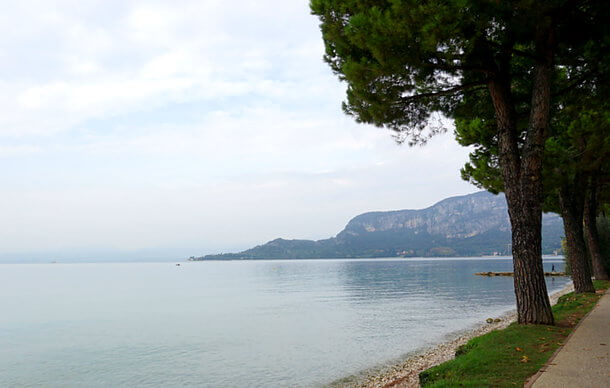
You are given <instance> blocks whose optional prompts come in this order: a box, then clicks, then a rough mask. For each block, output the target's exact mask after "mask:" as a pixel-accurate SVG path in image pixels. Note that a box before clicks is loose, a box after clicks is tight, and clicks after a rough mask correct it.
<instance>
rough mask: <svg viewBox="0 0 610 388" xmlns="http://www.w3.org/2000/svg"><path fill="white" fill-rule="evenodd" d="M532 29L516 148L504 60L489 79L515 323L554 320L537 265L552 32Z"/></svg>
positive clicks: (545, 28) (547, 29)
mask: <svg viewBox="0 0 610 388" xmlns="http://www.w3.org/2000/svg"><path fill="white" fill-rule="evenodd" d="M546 22H548V23H549V24H548V25H546V26H544V25H543V24H542V23H541V28H540V30H539V31H538V32H537V33H538V37H537V44H536V46H537V47H536V51H537V52H538V54H539V55H540V57H539V60H538V61H537V62H536V65H535V69H534V83H533V87H532V102H531V110H530V120H529V123H528V128H527V133H526V136H525V143H524V145H523V147H522V148H520V146H519V141H518V136H519V135H518V131H517V122H516V114H515V106H514V102H513V101H512V94H511V88H510V84H511V82H510V77H509V76H508V75H507V74H508V73H506V72H505V71H508V70H506V69H508V68H509V67H510V66H508V62H505V63H500V64H499V65H498V67H497V72H496V76H495V78H494V79H492V80H490V82H489V92H490V96H491V99H492V102H493V105H494V111H495V116H496V123H497V129H498V146H499V164H500V169H501V171H502V178H503V181H504V191H505V193H506V202H507V205H508V213H509V217H510V222H511V229H512V241H513V267H514V272H515V276H514V285H515V296H516V299H517V320H518V322H519V323H520V324H546V325H552V324H554V318H553V313H552V310H551V304H550V302H549V297H548V293H547V288H546V282H545V280H544V270H543V268H542V243H541V241H542V233H541V229H542V200H543V187H542V160H543V156H544V143H545V139H546V137H547V134H548V128H549V122H550V101H551V78H552V63H553V47H554V43H553V31H552V29H551V28H550V21H549V20H546ZM507 61H510V59H507Z"/></svg>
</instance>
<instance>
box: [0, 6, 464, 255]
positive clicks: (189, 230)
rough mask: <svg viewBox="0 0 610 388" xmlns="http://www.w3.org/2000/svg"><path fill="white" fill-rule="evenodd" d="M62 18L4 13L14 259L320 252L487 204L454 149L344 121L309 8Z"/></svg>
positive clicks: (90, 13)
mask: <svg viewBox="0 0 610 388" xmlns="http://www.w3.org/2000/svg"><path fill="white" fill-rule="evenodd" d="M53 5H54V6H53V7H51V5H50V4H49V3H48V2H47V1H23V2H11V3H9V4H6V8H5V9H4V12H3V13H2V14H0V47H3V49H2V51H0V88H1V89H2V90H3V93H2V94H1V95H0V141H1V142H3V143H2V144H3V146H2V147H0V157H2V158H3V161H4V162H6V163H4V165H5V166H6V165H9V164H10V165H11V168H10V169H9V168H5V169H3V170H0V174H1V175H0V178H1V179H2V180H3V184H4V187H5V190H3V191H0V212H1V213H2V214H3V217H4V219H5V221H7V222H5V223H4V224H3V225H4V226H2V225H0V246H1V247H3V248H2V249H1V250H0V255H2V254H5V253H6V252H18V251H21V252H26V251H28V249H29V250H32V249H34V248H33V247H34V246H35V247H36V249H37V250H38V251H41V252H45V251H49V252H51V251H53V252H61V251H62V249H63V250H69V249H77V250H78V249H80V250H81V251H86V250H87V249H88V248H90V247H101V248H104V249H118V250H129V251H136V250H139V249H157V248H159V247H161V246H163V247H166V248H167V247H170V248H172V249H176V251H179V252H181V253H180V254H183V253H184V254H187V253H189V254H199V253H207V252H211V251H215V250H223V249H227V250H229V249H235V248H236V247H242V248H243V247H246V246H247V245H248V244H253V243H259V242H264V241H265V240H267V239H271V238H274V237H277V236H283V237H293V238H296V237H300V238H323V237H328V236H330V235H332V234H334V233H336V232H338V231H339V229H340V228H341V227H342V226H343V225H344V223H345V222H346V221H347V220H348V219H349V218H350V217H351V216H354V215H356V214H357V213H359V212H363V211H367V210H382V209H392V208H402V207H421V206H426V205H430V204H432V202H434V201H435V200H438V199H441V198H443V197H445V196H448V195H452V194H462V193H465V192H468V191H474V190H473V189H471V188H470V187H469V186H468V185H467V184H466V183H463V182H461V181H460V179H459V173H458V170H459V167H460V166H461V164H462V163H463V162H464V160H465V155H466V150H464V149H460V148H459V147H458V146H457V145H456V144H455V142H454V141H453V140H452V139H451V136H450V135H446V136H444V137H441V138H439V139H434V140H433V141H432V142H431V143H430V144H429V145H428V146H426V147H423V148H417V147H416V148H413V149H408V147H406V146H402V147H399V146H397V145H396V144H395V143H394V142H393V140H392V139H391V137H390V133H388V132H387V131H383V130H380V129H378V128H371V127H367V126H362V125H357V124H355V123H354V122H353V119H352V118H349V117H345V116H344V115H343V114H342V113H341V111H340V102H341V100H342V99H343V97H344V96H343V94H344V89H345V87H344V85H341V84H340V83H339V82H338V81H337V79H336V78H335V77H334V76H333V75H332V74H331V71H330V70H329V69H328V67H327V66H326V65H325V64H324V63H322V59H321V58H322V54H323V45H322V41H321V37H320V32H319V30H318V21H317V20H316V19H315V18H314V17H313V16H311V15H310V14H309V10H308V8H307V2H295V1H273V0H264V1H240V2H239V6H237V5H236V4H234V3H230V2H225V1H220V0H207V1H204V2H202V1H196V0H193V1H180V2H170V1H143V0H142V1H139V0H128V1H112V0H107V1H87V2H81V1H78V2H77V1H74V0H66V1H57V2H54V4H53ZM270 10H273V12H270ZM439 155H440V156H439ZM236 220H237V221H236ZM187 246H188V247H189V249H190V250H191V252H186V251H185V250H184V249H182V250H180V249H181V248H180V247H187ZM222 247H225V248H222ZM195 250H196V251H195Z"/></svg>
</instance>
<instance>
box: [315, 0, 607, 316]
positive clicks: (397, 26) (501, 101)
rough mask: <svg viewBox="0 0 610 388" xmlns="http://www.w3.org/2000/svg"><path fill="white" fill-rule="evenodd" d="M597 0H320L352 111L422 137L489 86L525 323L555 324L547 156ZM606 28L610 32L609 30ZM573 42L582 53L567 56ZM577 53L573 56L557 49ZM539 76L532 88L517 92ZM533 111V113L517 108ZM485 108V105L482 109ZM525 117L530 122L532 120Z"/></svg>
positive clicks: (597, 20)
mask: <svg viewBox="0 0 610 388" xmlns="http://www.w3.org/2000/svg"><path fill="white" fill-rule="evenodd" d="M606 7H607V6H606V5H605V4H604V3H603V2H598V1H578V2H575V1H569V0H563V1H558V0H550V1H545V2H536V1H532V0H522V1H508V0H507V1H485V0H479V1H468V0H456V1H425V0H424V1H421V0H375V1H373V0H312V1H311V9H312V12H313V13H314V14H315V15H317V16H318V17H319V18H320V20H321V30H322V36H323V39H324V42H325V45H326V55H325V60H326V61H327V63H328V64H329V65H330V67H331V68H332V70H333V71H334V72H335V73H336V74H337V75H338V76H339V78H340V79H341V80H342V81H345V82H346V83H347V85H348V86H347V100H346V102H345V103H344V105H343V108H344V111H345V112H346V113H347V114H350V115H353V116H354V117H355V118H356V120H357V121H359V122H365V123H372V124H375V125H378V126H383V127H386V128H389V129H391V130H394V131H396V132H397V133H399V134H400V135H401V136H402V137H403V138H404V139H407V140H408V141H409V142H410V143H411V144H415V143H421V142H425V140H426V139H427V138H428V137H429V136H432V135H434V133H436V132H437V131H438V130H439V128H435V127H432V126H430V125H427V124H428V123H429V119H430V118H431V117H432V115H433V114H434V113H436V112H441V113H443V114H445V115H447V116H450V117H451V116H454V113H455V109H456V108H457V107H458V106H460V104H461V103H462V102H463V101H464V98H465V97H466V96H468V95H471V94H480V95H481V96H482V97H483V99H484V101H485V102H486V104H488V105H489V107H490V109H492V110H493V127H494V137H495V141H496V144H497V148H498V152H497V158H498V165H499V167H500V170H501V181H502V185H503V189H504V191H505V193H506V199H507V204H508V209H509V216H510V220H511V226H512V241H513V245H512V247H513V264H514V272H515V277H514V280H515V295H516V298H517V312H518V321H519V323H524V324H528V323H539V324H552V323H553V315H552V313H551V308H550V303H549V300H548V296H547V290H546V284H545V282H544V273H543V269H542V257H541V218H542V202H543V180H542V164H543V157H544V145H545V141H546V139H547V137H548V134H549V128H550V119H551V116H550V110H551V109H550V108H551V99H552V89H553V79H554V75H555V72H556V69H557V68H558V66H561V67H562V68H564V67H570V68H571V67H579V68H583V69H585V70H583V71H582V72H579V73H582V77H583V78H582V79H570V81H571V82H573V83H574V84H579V83H582V82H585V81H586V80H587V79H588V77H589V75H588V74H587V72H588V68H589V67H590V66H589V64H588V63H586V61H585V62H583V59H582V58H583V57H582V56H580V53H581V52H583V51H584V50H585V49H586V47H587V46H588V45H590V44H591V42H595V41H597V40H599V39H600V36H599V35H600V33H603V32H604V31H602V30H600V28H599V27H598V26H600V25H602V24H603V23H605V21H604V18H605V16H607V12H606V11H607V9H606ZM604 37H605V36H604ZM564 52H570V53H571V54H572V56H571V57H570V56H568V55H559V54H561V53H564ZM558 57H560V58H569V59H570V60H569V61H566V62H565V63H558V62H557V61H556V59H557V58H558ZM526 76H528V77H529V79H531V82H530V83H529V86H527V87H528V89H527V95H528V96H529V99H528V100H527V103H526V104H525V106H523V107H522V106H518V101H520V99H515V97H514V96H513V93H514V92H515V90H517V89H521V88H523V87H525V86H521V85H516V84H515V83H516V82H519V80H522V79H524V78H527V77H526ZM521 112H526V115H527V118H526V119H525V120H523V119H522V118H521V117H519V116H518V115H519V114H520V113H521ZM471 118H472V119H475V118H476V117H475V116H472V117H471ZM521 123H526V124H525V125H521Z"/></svg>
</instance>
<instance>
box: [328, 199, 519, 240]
mask: <svg viewBox="0 0 610 388" xmlns="http://www.w3.org/2000/svg"><path fill="white" fill-rule="evenodd" d="M491 229H497V230H498V231H502V232H509V231H510V223H509V219H508V212H507V208H506V201H505V199H504V196H502V195H493V194H489V193H487V192H480V193H475V194H471V195H465V196H462V197H453V198H448V199H445V200H443V201H441V202H438V203H437V204H435V205H433V206H431V207H429V208H426V209H422V210H398V211H390V212H371V213H364V214H361V215H359V216H357V217H355V218H353V219H352V220H351V221H350V222H349V223H348V224H347V226H346V227H345V229H344V230H343V231H342V232H341V233H339V234H338V235H337V238H342V237H344V236H354V237H356V236H361V235H363V234H366V233H372V232H387V231H397V230H409V231H412V232H413V233H416V234H418V233H422V234H431V235H437V236H442V237H444V238H447V239H453V238H468V237H473V236H476V235H479V234H482V233H484V232H486V231H489V230H491Z"/></svg>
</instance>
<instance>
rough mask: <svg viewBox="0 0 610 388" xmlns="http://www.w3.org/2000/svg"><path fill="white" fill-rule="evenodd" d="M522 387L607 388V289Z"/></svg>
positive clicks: (609, 301) (609, 344)
mask: <svg viewBox="0 0 610 388" xmlns="http://www.w3.org/2000/svg"><path fill="white" fill-rule="evenodd" d="M526 387H528V388H529V387H531V388H551V387H553V388H555V387H580V388H587V387H596V388H598V387H610V289H609V290H608V291H607V292H606V293H605V294H604V295H603V296H602V298H601V299H600V300H599V302H598V303H597V305H596V306H595V308H594V309H593V310H591V312H590V313H589V314H588V315H587V316H586V317H585V318H584V319H583V320H582V321H581V322H580V324H579V325H578V326H577V327H576V329H575V330H574V332H572V334H571V335H570V336H569V337H568V339H567V341H566V343H565V345H564V346H563V347H562V348H561V349H559V351H558V352H557V353H556V354H555V356H554V357H552V358H551V359H550V360H549V362H548V363H547V365H545V366H544V367H542V369H540V371H539V372H538V373H537V374H536V375H534V377H533V378H532V379H531V380H530V381H529V382H528V383H527V384H526Z"/></svg>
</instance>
